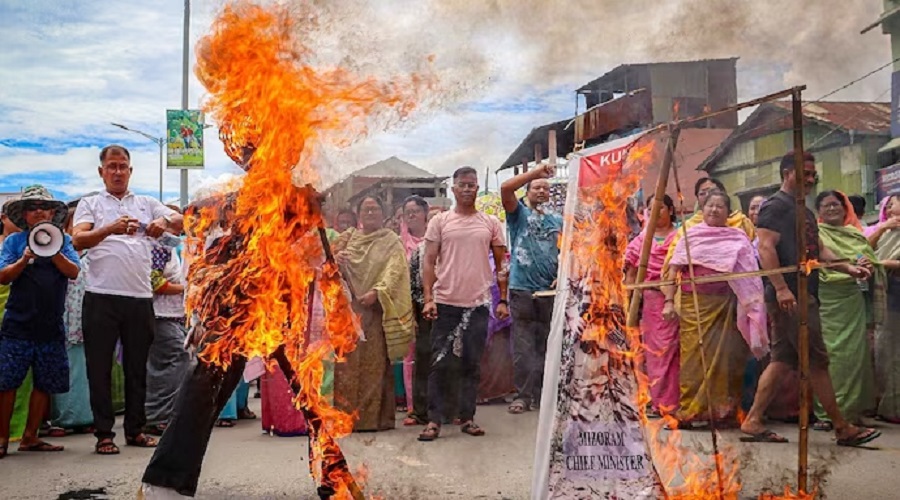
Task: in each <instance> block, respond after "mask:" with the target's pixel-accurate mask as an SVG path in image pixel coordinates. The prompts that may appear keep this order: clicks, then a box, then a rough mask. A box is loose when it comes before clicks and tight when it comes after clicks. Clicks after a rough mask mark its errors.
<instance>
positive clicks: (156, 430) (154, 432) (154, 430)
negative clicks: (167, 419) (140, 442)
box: [143, 424, 168, 436]
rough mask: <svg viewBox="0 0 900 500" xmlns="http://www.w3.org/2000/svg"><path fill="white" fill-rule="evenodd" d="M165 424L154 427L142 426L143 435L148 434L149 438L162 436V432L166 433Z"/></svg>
mask: <svg viewBox="0 0 900 500" xmlns="http://www.w3.org/2000/svg"><path fill="white" fill-rule="evenodd" d="M166 427H168V426H167V425H166V424H156V425H145V426H144V429H143V431H144V434H150V435H151V436H162V435H163V433H164V432H166Z"/></svg>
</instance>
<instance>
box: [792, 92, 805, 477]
mask: <svg viewBox="0 0 900 500" xmlns="http://www.w3.org/2000/svg"><path fill="white" fill-rule="evenodd" d="M801 92H802V89H801V88H794V89H793V93H792V94H791V104H792V114H793V121H794V175H795V177H796V179H797V180H798V181H799V185H797V186H796V188H795V191H796V192H795V193H794V195H795V202H796V208H795V210H796V212H797V214H796V215H797V218H796V221H795V224H796V237H797V263H798V265H799V266H800V269H803V267H804V265H805V264H806V260H807V257H808V256H807V254H806V201H805V198H806V193H805V191H806V190H805V186H806V175H805V174H804V171H803V165H804V161H803V156H804V154H803V108H802V98H801ZM797 309H798V311H797V312H798V314H797V319H798V321H799V323H800V325H799V326H800V328H799V331H798V337H799V338H798V341H797V344H798V345H797V350H798V351H800V352H799V354H800V437H799V438H798V439H797V441H798V443H799V444H798V450H797V489H798V490H799V491H798V492H799V493H801V494H803V493H806V492H807V491H809V490H808V489H807V486H808V484H807V481H808V479H809V474H808V473H807V467H808V460H809V288H808V276H807V274H806V273H805V272H803V271H800V272H798V273H797Z"/></svg>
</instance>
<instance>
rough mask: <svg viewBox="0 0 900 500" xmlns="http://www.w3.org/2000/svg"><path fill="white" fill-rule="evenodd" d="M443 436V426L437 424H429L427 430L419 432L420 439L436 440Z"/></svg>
mask: <svg viewBox="0 0 900 500" xmlns="http://www.w3.org/2000/svg"><path fill="white" fill-rule="evenodd" d="M440 436H441V426H440V425H436V424H428V425H427V426H425V430H424V431H422V433H421V434H419V441H434V440H435V439H437V438H439V437H440Z"/></svg>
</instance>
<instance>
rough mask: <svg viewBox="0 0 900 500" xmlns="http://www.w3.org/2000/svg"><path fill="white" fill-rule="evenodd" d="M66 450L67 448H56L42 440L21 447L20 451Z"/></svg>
mask: <svg viewBox="0 0 900 500" xmlns="http://www.w3.org/2000/svg"><path fill="white" fill-rule="evenodd" d="M65 449H66V448H65V446H54V445H52V444H50V443H48V442H46V441H40V440H39V441H38V442H36V443H34V444H29V445H21V444H20V445H19V451H36V452H53V451H63V450H65Z"/></svg>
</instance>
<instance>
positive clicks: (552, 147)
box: [547, 129, 557, 169]
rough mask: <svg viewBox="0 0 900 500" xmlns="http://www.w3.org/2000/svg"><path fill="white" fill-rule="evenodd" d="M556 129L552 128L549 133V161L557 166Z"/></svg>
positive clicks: (553, 165)
mask: <svg viewBox="0 0 900 500" xmlns="http://www.w3.org/2000/svg"><path fill="white" fill-rule="evenodd" d="M556 160H557V158H556V130H554V129H550V132H548V133H547V163H548V164H549V165H550V166H551V167H553V168H554V169H555V168H556Z"/></svg>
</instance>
